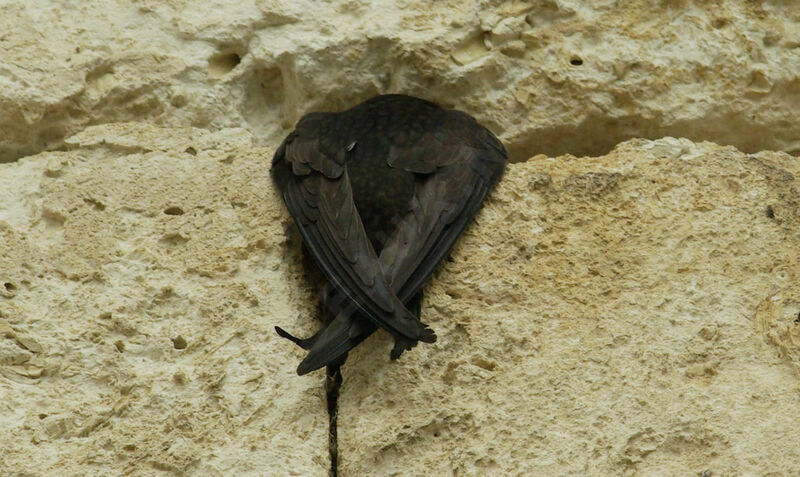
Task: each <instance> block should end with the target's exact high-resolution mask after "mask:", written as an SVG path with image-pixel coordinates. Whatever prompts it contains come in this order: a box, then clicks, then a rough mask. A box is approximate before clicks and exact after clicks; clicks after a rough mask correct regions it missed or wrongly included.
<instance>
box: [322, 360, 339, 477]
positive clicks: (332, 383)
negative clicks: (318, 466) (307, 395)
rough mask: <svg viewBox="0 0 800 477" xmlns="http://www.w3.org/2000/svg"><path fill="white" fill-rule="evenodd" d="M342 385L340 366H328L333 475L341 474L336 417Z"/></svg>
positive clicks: (327, 379) (327, 389)
mask: <svg viewBox="0 0 800 477" xmlns="http://www.w3.org/2000/svg"><path fill="white" fill-rule="evenodd" d="M341 386H342V370H341V367H340V366H338V365H337V366H328V367H327V368H326V376H325V395H326V396H327V399H328V452H329V453H330V457H331V474H330V475H331V477H337V476H338V474H339V443H338V437H339V432H338V428H337V424H336V418H337V417H338V413H339V388H340V387H341Z"/></svg>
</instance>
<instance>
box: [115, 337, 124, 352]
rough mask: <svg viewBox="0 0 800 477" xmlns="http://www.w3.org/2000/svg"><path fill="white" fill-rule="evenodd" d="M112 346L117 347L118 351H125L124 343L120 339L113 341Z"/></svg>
mask: <svg viewBox="0 0 800 477" xmlns="http://www.w3.org/2000/svg"><path fill="white" fill-rule="evenodd" d="M114 347H115V348H117V351H119V352H120V353H122V352H123V351H125V343H123V342H122V341H120V340H117V341H115V342H114Z"/></svg>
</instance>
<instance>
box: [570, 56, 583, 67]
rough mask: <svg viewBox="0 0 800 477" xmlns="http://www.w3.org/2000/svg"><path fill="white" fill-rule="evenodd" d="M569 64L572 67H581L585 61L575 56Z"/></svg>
mask: <svg viewBox="0 0 800 477" xmlns="http://www.w3.org/2000/svg"><path fill="white" fill-rule="evenodd" d="M569 64H571V65H572V66H580V65H582V64H583V60H582V59H580V57H578V56H573V57H572V58H570V60H569Z"/></svg>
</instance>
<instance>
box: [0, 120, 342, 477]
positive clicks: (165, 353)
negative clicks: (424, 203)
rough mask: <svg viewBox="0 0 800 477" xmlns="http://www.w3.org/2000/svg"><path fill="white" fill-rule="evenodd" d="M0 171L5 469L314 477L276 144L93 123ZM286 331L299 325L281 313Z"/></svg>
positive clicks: (313, 442) (319, 439)
mask: <svg viewBox="0 0 800 477" xmlns="http://www.w3.org/2000/svg"><path fill="white" fill-rule="evenodd" d="M67 145H68V148H69V151H65V152H47V153H41V154H39V155H36V156H32V157H27V158H25V159H21V160H19V161H17V162H15V163H11V164H2V165H0V429H2V432H0V474H2V475H4V476H41V475H92V476H99V475H108V476H112V475H114V476H116V475H148V476H152V475H203V476H229V475H237V476H238V475H253V476H256V475H257V476H261V475H276V476H286V475H303V476H305V475H311V476H314V475H316V476H327V475H328V472H329V470H330V460H329V454H328V412H327V407H326V397H325V392H324V388H323V380H322V378H321V377H320V376H319V375H317V376H310V377H298V376H296V375H295V373H294V368H295V366H296V362H297V361H298V360H299V359H300V358H301V356H302V353H300V352H299V350H296V349H295V347H294V346H293V345H291V344H289V343H288V342H287V341H285V340H282V339H280V338H278V337H277V336H276V335H275V332H274V330H273V325H274V324H276V323H282V324H284V325H286V326H291V327H293V329H297V330H298V332H304V333H306V332H310V327H309V325H310V324H311V319H310V317H309V316H307V315H308V313H310V312H312V311H313V310H312V308H313V297H312V296H311V294H310V293H309V290H308V288H307V285H306V282H305V280H304V279H303V277H302V268H301V265H300V262H299V256H298V255H299V248H298V247H291V246H287V244H286V241H287V236H286V234H285V233H284V226H283V221H282V217H283V212H282V210H281V208H280V207H281V205H280V199H279V197H278V195H277V194H276V193H275V191H274V190H273V187H272V184H271V180H270V178H269V174H268V170H269V160H270V158H271V153H272V151H271V150H268V149H264V148H260V147H254V146H253V145H252V137H251V136H250V135H249V134H248V133H247V132H246V131H243V130H241V129H239V130H236V129H230V130H222V131H219V132H216V133H210V132H208V131H203V130H199V129H191V128H183V129H161V128H156V127H153V126H151V125H147V124H124V125H105V126H96V127H91V128H89V129H87V130H85V131H83V132H82V133H81V134H79V135H77V136H75V137H72V138H71V139H69V140H68V141H67ZM298 319H299V322H297V323H295V322H296V321H298Z"/></svg>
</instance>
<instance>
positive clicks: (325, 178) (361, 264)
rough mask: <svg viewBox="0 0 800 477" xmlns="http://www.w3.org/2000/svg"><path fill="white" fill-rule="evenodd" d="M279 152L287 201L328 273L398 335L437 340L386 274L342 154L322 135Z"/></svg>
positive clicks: (379, 322) (371, 315)
mask: <svg viewBox="0 0 800 477" xmlns="http://www.w3.org/2000/svg"><path fill="white" fill-rule="evenodd" d="M279 152H280V153H282V154H283V155H284V160H285V162H286V165H287V166H288V167H290V168H291V172H292V173H291V174H289V177H288V180H286V182H285V185H284V187H283V195H284V200H285V202H286V206H287V208H288V209H289V211H290V212H291V214H292V216H293V217H294V219H295V222H296V223H297V226H298V228H299V229H300V233H301V235H302V237H303V240H304V241H305V243H306V245H307V246H308V249H309V250H310V251H311V254H312V255H313V256H314V258H315V259H316V261H317V263H318V264H319V266H320V268H321V269H322V271H323V273H324V274H325V276H326V277H327V279H328V280H329V281H330V282H331V283H332V284H334V286H336V287H337V288H338V289H340V290H341V291H342V292H343V293H345V294H346V295H347V296H348V298H350V299H351V300H352V301H353V302H354V303H355V304H356V305H357V306H358V308H359V310H360V311H361V312H362V313H364V315H365V316H367V317H368V318H369V319H371V320H372V321H374V322H375V324H377V325H379V326H381V327H383V328H385V329H386V330H387V331H390V332H391V333H392V334H394V335H395V336H401V337H403V338H404V339H406V340H410V341H414V342H415V341H417V340H421V341H425V342H433V341H435V340H436V335H435V334H434V333H433V330H431V329H430V328H428V327H427V326H425V325H424V324H422V323H421V322H420V321H419V320H417V319H416V318H415V317H414V316H413V315H412V314H411V312H409V311H408V309H406V307H405V306H404V305H403V303H402V301H400V299H398V298H397V296H396V295H395V293H394V292H392V290H391V288H390V286H389V285H388V283H387V281H386V279H385V277H384V275H383V272H382V270H381V265H380V262H379V261H378V257H377V256H376V255H375V251H374V250H373V248H372V245H371V244H370V243H369V239H368V238H367V235H366V233H365V231H364V226H363V224H362V223H361V218H360V216H359V214H358V211H357V210H356V207H355V204H354V202H353V193H352V188H351V185H350V178H349V177H348V175H347V170H346V167H345V165H344V158H343V157H341V158H339V157H334V158H331V157H328V156H327V155H326V154H325V153H324V152H323V150H322V148H321V147H319V143H318V141H316V140H313V139H304V138H301V137H295V138H293V139H292V140H291V141H289V142H287V143H285V144H284V145H283V146H282V148H281V149H280V150H279ZM276 159H277V161H276V162H280V158H276ZM279 167H280V165H279Z"/></svg>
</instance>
